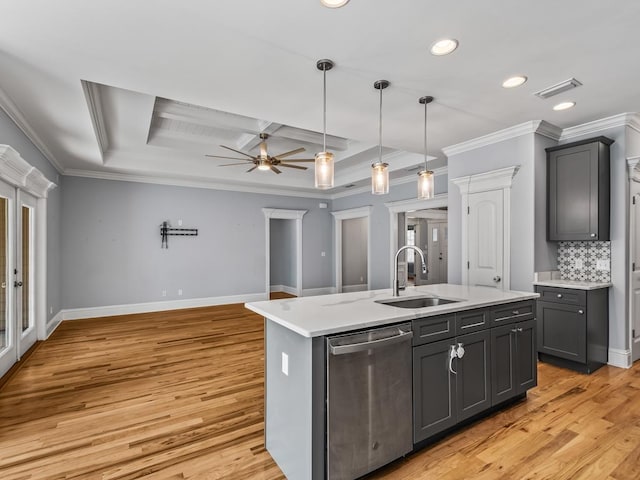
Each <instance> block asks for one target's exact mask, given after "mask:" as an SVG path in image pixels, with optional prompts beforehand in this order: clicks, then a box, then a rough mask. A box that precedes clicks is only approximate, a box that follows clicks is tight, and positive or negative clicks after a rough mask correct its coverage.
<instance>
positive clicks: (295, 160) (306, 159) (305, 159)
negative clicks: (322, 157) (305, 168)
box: [283, 158, 316, 163]
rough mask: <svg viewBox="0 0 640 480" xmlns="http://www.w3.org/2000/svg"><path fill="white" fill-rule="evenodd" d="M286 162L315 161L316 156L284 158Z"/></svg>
mask: <svg viewBox="0 0 640 480" xmlns="http://www.w3.org/2000/svg"><path fill="white" fill-rule="evenodd" d="M283 161H284V162H289V163H292V162H315V161H316V159H315V158H292V159H290V160H283Z"/></svg>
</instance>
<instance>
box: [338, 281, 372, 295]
mask: <svg viewBox="0 0 640 480" xmlns="http://www.w3.org/2000/svg"><path fill="white" fill-rule="evenodd" d="M365 290H369V285H367V284H366V283H362V284H360V285H343V286H342V293H350V292H364V291H365Z"/></svg>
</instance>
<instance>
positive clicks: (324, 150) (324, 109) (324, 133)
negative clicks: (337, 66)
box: [322, 67, 327, 152]
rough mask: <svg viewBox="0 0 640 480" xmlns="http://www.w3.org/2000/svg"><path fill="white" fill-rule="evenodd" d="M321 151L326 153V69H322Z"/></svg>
mask: <svg viewBox="0 0 640 480" xmlns="http://www.w3.org/2000/svg"><path fill="white" fill-rule="evenodd" d="M322 98H323V102H322V151H323V152H326V151H327V68H326V67H324V68H323V69H322Z"/></svg>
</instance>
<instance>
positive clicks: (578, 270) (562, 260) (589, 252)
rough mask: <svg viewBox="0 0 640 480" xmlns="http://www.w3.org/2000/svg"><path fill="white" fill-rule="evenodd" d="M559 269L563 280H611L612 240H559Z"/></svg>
mask: <svg viewBox="0 0 640 480" xmlns="http://www.w3.org/2000/svg"><path fill="white" fill-rule="evenodd" d="M598 260H600V262H598ZM605 266H606V269H605V268H603V267H605ZM558 270H559V271H560V278H562V279H563V280H585V281H589V282H610V281H611V242H559V244H558Z"/></svg>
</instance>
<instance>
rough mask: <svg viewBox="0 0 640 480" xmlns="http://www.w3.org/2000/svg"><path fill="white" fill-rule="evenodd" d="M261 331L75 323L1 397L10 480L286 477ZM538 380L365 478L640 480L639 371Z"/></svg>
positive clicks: (1, 444)
mask: <svg viewBox="0 0 640 480" xmlns="http://www.w3.org/2000/svg"><path fill="white" fill-rule="evenodd" d="M262 329H263V322H262V318H261V317H259V316H257V315H255V314H253V313H251V312H249V311H247V310H245V309H244V308H243V307H242V306H241V305H227V306H220V307H209V308H200V309H191V310H180V311H175V312H162V313H154V314H140V315H131V316H122V317H111V318H104V319H93V320H76V321H68V322H64V323H63V324H62V325H61V326H60V327H59V328H58V330H57V331H56V332H55V333H54V334H53V335H52V336H51V338H50V339H49V340H47V341H46V342H44V343H42V344H41V345H40V346H39V348H38V349H37V350H36V351H35V352H34V353H33V354H32V356H31V357H30V358H29V359H28V360H27V361H26V362H25V364H24V366H23V367H22V368H21V369H20V370H19V371H17V372H16V373H15V375H14V376H13V377H12V378H10V379H9V381H8V382H7V383H6V384H5V385H4V387H3V388H2V389H1V390H0V479H2V480H18V479H20V480H27V479H71V478H73V479H136V478H145V479H221V478H227V479H234V480H235V479H238V480H242V479H255V480H266V479H282V478H284V476H283V475H282V473H281V471H280V470H279V468H278V467H277V465H276V464H275V463H274V462H273V460H272V459H271V457H270V456H269V454H268V452H266V450H265V449H264V445H263V392H264V385H263V375H264V368H263V361H264V350H263V330H262ZM539 385H540V386H539V387H537V388H535V389H533V390H532V391H530V392H529V396H528V399H527V400H526V401H524V402H521V403H518V404H516V405H514V406H513V407H511V408H509V409H508V410H506V411H503V412H500V413H497V414H494V415H493V416H491V417H490V418H487V419H484V420H482V421H479V422H477V423H475V424H473V425H470V426H468V427H466V428H465V429H463V430H461V431H459V432H458V433H455V434H453V435H451V436H449V437H447V438H445V439H444V440H442V441H440V442H438V443H436V444H434V445H433V446H431V447H429V448H427V449H425V450H422V451H420V452H418V453H416V454H414V455H411V456H409V457H407V458H405V459H402V460H399V461H397V462H395V463H393V464H392V465H390V466H388V467H386V468H385V469H382V470H380V471H378V472H375V473H374V474H372V475H370V476H369V477H368V478H369V479H382V478H385V479H412V480H416V479H417V480H427V479H435V478H437V479H510V480H511V479H525V478H531V479H533V478H535V479H542V478H544V479H554V480H555V479H590V480H592V479H606V480H627V479H628V480H632V479H638V478H640V365H636V366H635V367H634V368H632V369H630V370H622V369H616V368H612V367H604V368H602V369H600V370H598V371H597V372H596V373H594V374H592V375H589V376H586V375H581V374H576V373H572V372H570V371H568V370H562V369H559V368H555V367H552V366H549V365H546V364H541V365H540V368H539Z"/></svg>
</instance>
